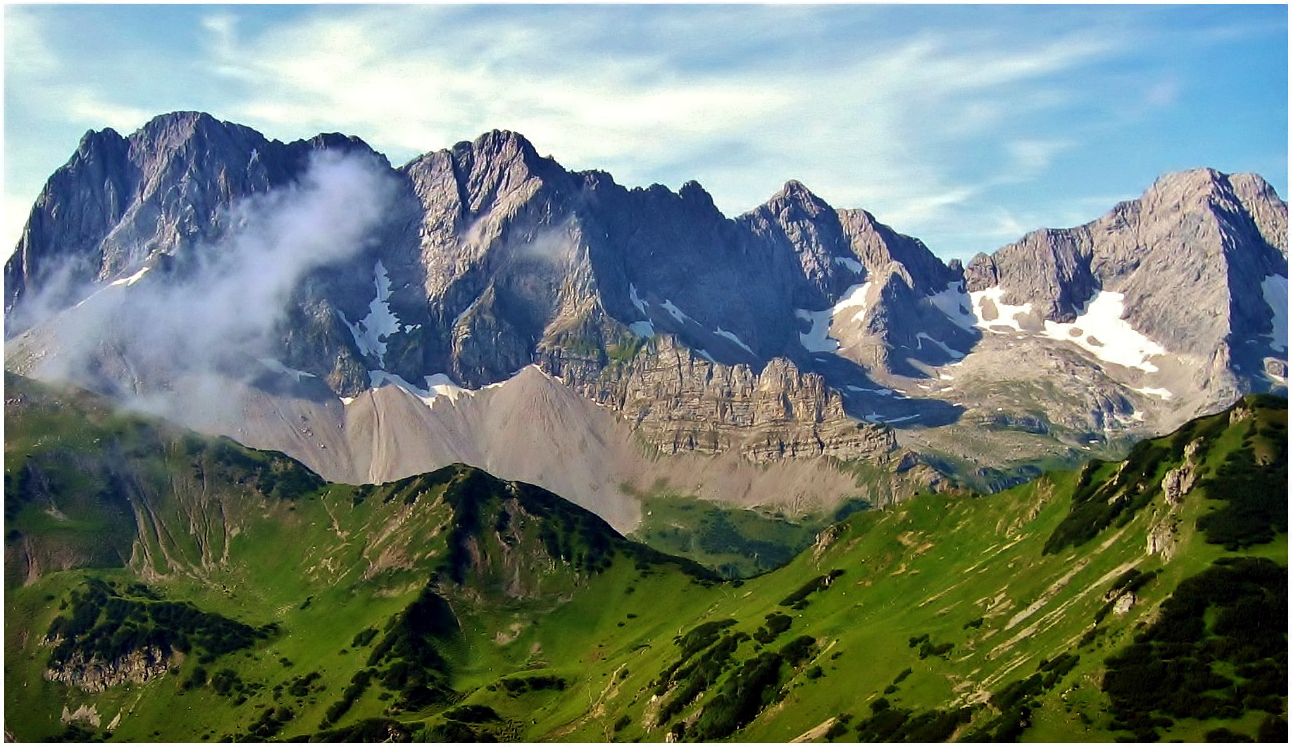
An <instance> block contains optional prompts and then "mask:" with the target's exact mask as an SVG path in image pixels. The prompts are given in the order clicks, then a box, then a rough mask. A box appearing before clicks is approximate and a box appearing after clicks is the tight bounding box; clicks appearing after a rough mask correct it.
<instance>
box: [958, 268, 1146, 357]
mask: <svg viewBox="0 0 1292 747" xmlns="http://www.w3.org/2000/svg"><path fill="white" fill-rule="evenodd" d="M1002 295H1004V291H1003V290H1001V288H999V287H993V288H988V289H986V290H981V291H976V292H974V293H970V294H969V297H970V299H971V301H972V302H973V310H974V316H975V318H976V321H975V322H974V326H976V327H978V328H979V329H982V330H985V331H987V332H994V333H997V334H1005V332H1003V331H1002V330H1001V329H1000V328H1001V327H1008V328H1009V329H1011V330H1013V331H1014V332H1025V333H1026V332H1027V330H1024V329H1023V327H1022V325H1020V324H1019V322H1018V318H1017V317H1018V316H1020V315H1025V314H1030V313H1032V304H1031V302H1030V301H1029V302H1028V303H1025V304H1023V305H1022V306H1014V305H1011V304H1007V303H1005V302H1003V301H1001V296H1002ZM1124 299H1125V296H1124V295H1123V294H1121V293H1114V292H1112V291H1102V290H1101V291H1099V292H1097V293H1096V294H1095V296H1094V298H1092V299H1090V300H1089V301H1088V302H1087V303H1086V307H1085V309H1084V310H1083V311H1082V312H1081V313H1080V314H1079V315H1078V316H1077V318H1076V319H1075V320H1073V321H1072V322H1065V323H1059V322H1053V321H1050V320H1048V319H1047V320H1045V326H1044V329H1043V331H1041V333H1040V334H1041V335H1042V336H1044V337H1048V338H1050V339H1051V340H1057V341H1060V342H1070V343H1073V344H1074V345H1077V346H1079V347H1081V348H1082V349H1084V350H1087V351H1089V352H1090V353H1092V354H1094V356H1095V357H1096V358H1098V359H1099V360H1101V361H1106V362H1108V363H1116V364H1118V365H1120V366H1126V367H1128V368H1138V369H1140V370H1141V371H1145V372H1148V373H1154V372H1155V371H1157V370H1158V369H1157V366H1155V365H1153V364H1152V363H1149V362H1148V359H1149V358H1151V357H1152V356H1155V355H1163V354H1164V353H1166V348H1164V347H1162V346H1161V345H1159V344H1158V343H1157V342H1155V341H1153V340H1151V339H1149V338H1148V337H1146V336H1145V335H1144V334H1142V333H1141V332H1139V331H1138V330H1136V329H1135V328H1134V327H1132V326H1131V325H1130V324H1129V323H1128V322H1126V321H1125V320H1124V319H1122V315H1123V314H1124V313H1125V303H1124ZM986 301H991V303H992V304H993V305H994V306H995V307H996V314H997V316H996V318H995V319H992V320H990V321H988V320H986V319H984V318H983V305H984V303H985V302H986Z"/></svg>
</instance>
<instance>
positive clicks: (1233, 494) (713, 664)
mask: <svg viewBox="0 0 1292 747" xmlns="http://www.w3.org/2000/svg"><path fill="white" fill-rule="evenodd" d="M5 419H6V420H5V426H6V433H7V434H8V435H7V436H6V444H5V485H6V490H5V506H6V533H7V534H6V593H5V611H6V615H5V650H6V657H5V700H6V703H5V705H6V709H5V713H6V724H5V727H6V731H7V733H9V734H12V735H13V736H15V737H16V738H18V739H22V740H49V739H54V738H60V737H61V738H74V739H87V738H108V739H111V740H112V741H139V740H179V741H215V740H221V739H236V738H251V739H257V740H268V739H322V740H331V741H335V740H345V741H380V740H388V739H395V740H451V741H467V740H472V739H501V740H516V739H520V740H529V741H539V740H564V741H582V740H616V741H633V740H647V741H663V740H664V739H665V738H666V737H667V736H668V735H672V736H673V737H674V738H681V739H700V740H708V741H716V740H724V739H735V740H741V741H765V740H766V741H788V740H792V739H796V738H800V737H802V738H805V739H815V740H817V741H827V740H829V741H852V740H882V741H899V740H913V741H943V740H947V739H958V740H973V741H982V740H989V739H996V740H1027V741H1036V740H1042V741H1047V740H1052V741H1074V740H1109V739H1114V738H1136V739H1162V740H1170V739H1184V740H1189V741H1201V740H1204V739H1207V738H1222V739H1236V738H1238V737H1239V736H1242V737H1247V738H1261V739H1266V740H1270V739H1274V740H1279V739H1285V738H1286V718H1287V685H1286V682H1287V636H1286V633H1287V628H1286V623H1287V586H1288V584H1287V526H1286V522H1287V505H1286V496H1287V438H1286V428H1287V412H1286V402H1285V401H1284V400H1281V399H1272V398H1249V399H1247V400H1244V401H1243V402H1242V403H1240V404H1239V405H1237V406H1236V407H1235V408H1234V409H1233V410H1231V411H1229V412H1226V413H1222V414H1220V415H1217V416H1214V417H1211V418H1205V419H1202V420H1200V421H1195V422H1194V423H1191V424H1190V425H1189V426H1187V427H1186V428H1185V429H1184V430H1182V431H1181V432H1179V433H1177V434H1173V435H1172V436H1168V437H1165V438H1162V439H1156V440H1154V441H1151V442H1146V443H1145V445H1142V446H1140V447H1137V449H1136V450H1135V451H1134V452H1132V454H1131V456H1130V458H1128V460H1127V461H1126V462H1123V463H1110V464H1104V463H1097V462H1096V463H1092V464H1091V465H1088V466H1087V467H1085V468H1083V469H1081V470H1078V471H1075V472H1056V473H1049V474H1046V475H1044V476H1042V477H1041V478H1039V479H1038V480H1036V481H1033V482H1031V483H1028V484H1026V485H1022V486H1019V487H1016V488H1013V489H1011V490H1008V491H1005V492H1003V493H999V494H996V495H991V496H974V497H967V498H966V497H954V496H920V497H917V498H915V499H912V500H909V501H906V502H904V503H902V504H899V505H898V506H896V507H894V508H892V509H889V510H885V511H863V512H861V513H857V514H854V515H852V516H849V517H847V518H846V519H844V520H843V521H841V522H840V523H838V524H835V525H832V526H830V527H828V528H826V529H824V530H822V531H821V532H819V533H818V534H817V535H816V536H815V537H813V538H812V539H811V542H810V545H809V546H808V547H807V548H806V549H804V550H803V551H802V552H801V553H799V554H798V555H796V556H795V557H794V558H793V559H792V560H791V561H790V562H789V563H788V564H787V565H785V566H784V567H782V568H779V569H777V570H775V571H772V572H769V573H766V574H764V575H761V576H758V577H756V578H752V579H747V580H744V581H720V580H718V579H717V578H716V577H715V576H714V575H713V574H711V573H709V572H708V571H706V570H704V569H703V568H701V567H699V566H697V565H695V564H693V563H691V562H689V561H683V560H678V559H674V558H670V557H668V556H665V555H662V554H660V553H658V552H655V551H652V550H649V549H646V548H645V547H643V546H641V545H636V544H634V543H631V542H628V541H627V540H624V539H623V538H621V537H619V536H618V535H616V534H615V533H614V532H613V530H611V529H610V528H609V527H608V526H606V525H605V524H604V522H602V521H601V520H600V519H598V518H597V517H595V516H593V515H592V514H589V513H587V512H585V511H582V510H581V509H578V508H577V507H574V506H572V505H571V504H567V503H565V502H564V501H562V500H561V499H559V498H558V497H556V496H554V495H552V494H550V493H547V492H546V491H543V490H541V489H538V488H534V487H532V486H527V485H523V484H518V483H509V482H503V481H500V480H496V479H494V478H492V477H490V476H488V475H486V474H484V473H482V472H479V471H477V470H473V469H470V468H466V467H450V468H446V469H444V470H440V471H438V472H436V473H432V474H429V475H423V476H418V477H414V478H409V479H407V480H402V481H399V482H396V483H390V484H387V485H382V486H361V487H352V486H343V485H327V484H323V483H321V482H320V481H317V480H316V479H314V478H313V477H312V475H311V474H309V473H307V472H303V471H302V472H298V471H297V470H299V469H300V468H298V467H294V466H293V463H291V462H290V460H286V459H285V458H283V457H281V456H279V455H273V454H262V453H258V452H252V451H249V450H245V449H242V448H241V447H238V446H236V445H235V444H232V443H231V442H227V441H208V440H205V439H198V438H196V437H193V436H191V435H188V434H183V433H173V432H169V431H167V430H166V429H164V428H160V427H158V426H156V425H154V424H150V423H147V422H145V421H142V420H138V419H134V418H129V417H123V416H119V415H115V414H112V413H110V412H107V411H105V410H102V409H101V408H97V406H96V405H95V404H94V403H93V402H92V401H88V400H85V401H83V400H79V399H77V398H76V397H75V396H74V395H67V394H62V393H53V392H50V391H49V390H46V389H44V388H40V387H36V386H35V385H32V384H30V383H29V382H25V381H22V380H18V379H10V378H6V412H5ZM132 444H133V445H134V446H132ZM1164 486H1165V487H1164ZM1184 488H1187V489H1184ZM657 505H658V504H657ZM681 510H682V509H681V508H679V506H677V505H673V504H668V505H666V506H664V508H663V510H662V511H661V513H662V516H664V517H670V516H671V517H673V518H676V517H677V515H678V512H679V511H681ZM773 520H774V517H767V518H764V519H762V520H760V521H773ZM670 521H671V519H670ZM724 521H727V519H726V518H725V517H720V516H715V517H708V523H707V524H703V523H696V524H694V525H691V527H692V529H693V530H694V529H695V528H697V527H702V526H707V527H709V529H707V530H703V531H717V532H719V533H722V532H723V531H725V528H724V527H723V526H722V522H724ZM715 523H716V524H717V525H718V526H717V530H714V529H713V527H712V525H714V524H715ZM773 529H774V531H776V532H780V531H783V530H784V528H783V527H779V525H777V526H776V527H773V528H772V529H768V528H765V527H760V525H759V524H758V523H753V524H750V525H748V526H745V525H736V526H735V527H734V530H735V532H736V534H738V535H740V536H741V537H744V538H745V539H746V540H747V541H749V542H757V541H758V540H759V539H760V535H759V532H764V531H772V530H773ZM703 531H696V533H695V534H694V535H693V539H694V537H702V536H703ZM775 536H778V537H780V536H782V535H780V534H777V535H775ZM697 541H699V540H697ZM104 548H108V549H106V550H105V549H104ZM742 557H743V556H742ZM733 562H734V561H733ZM15 566H16V567H17V568H18V569H20V572H15V571H13V570H12V569H13V568H14V567H15ZM177 714H178V717H177Z"/></svg>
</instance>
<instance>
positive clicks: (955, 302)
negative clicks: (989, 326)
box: [925, 280, 978, 330]
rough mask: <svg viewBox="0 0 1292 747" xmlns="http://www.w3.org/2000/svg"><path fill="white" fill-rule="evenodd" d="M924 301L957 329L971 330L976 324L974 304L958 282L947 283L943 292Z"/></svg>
mask: <svg viewBox="0 0 1292 747" xmlns="http://www.w3.org/2000/svg"><path fill="white" fill-rule="evenodd" d="M925 300H926V301H928V302H929V303H930V304H931V305H932V306H933V307H934V308H935V309H937V310H938V311H941V312H942V313H943V314H945V315H946V317H947V318H948V319H950V320H951V321H952V323H954V324H955V325H956V326H957V327H960V328H962V329H967V330H972V329H973V328H974V326H975V325H976V324H977V322H978V318H977V317H975V316H974V314H973V311H972V309H973V307H974V302H973V300H972V299H971V298H970V297H969V294H968V293H965V289H964V286H963V285H962V284H961V283H960V281H959V280H953V281H952V282H950V283H947V287H946V289H945V290H942V291H938V292H937V293H934V294H933V295H931V296H929V297H928V298H926V299H925Z"/></svg>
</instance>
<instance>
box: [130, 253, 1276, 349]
mask: <svg viewBox="0 0 1292 747" xmlns="http://www.w3.org/2000/svg"><path fill="white" fill-rule="evenodd" d="M151 269H152V268H151V267H141V268H139V272H136V273H135V274H133V275H131V276H130V277H128V278H121V279H120V280H113V281H112V282H111V283H110V285H134V284H135V283H137V282H139V280H140V278H142V277H143V276H144V275H147V274H148V271H149V270H151ZM1283 296H1284V297H1285V298H1286V297H1287V279H1286V278H1285V279H1284V280H1283ZM1284 329H1286V327H1284ZM1283 337H1284V338H1285V339H1286V338H1287V334H1286V333H1285V334H1284V335H1283Z"/></svg>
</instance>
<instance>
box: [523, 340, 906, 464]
mask: <svg viewBox="0 0 1292 747" xmlns="http://www.w3.org/2000/svg"><path fill="white" fill-rule="evenodd" d="M544 363H545V368H546V369H547V370H548V372H549V373H550V374H552V375H553V376H556V377H557V378H559V379H561V380H562V381H563V382H565V383H566V384H568V385H569V386H571V387H572V388H574V389H575V390H576V391H578V392H579V393H581V394H583V395H584V396H586V397H588V398H590V399H592V400H594V401H596V402H598V403H600V404H602V405H606V406H608V407H611V408H613V409H614V410H616V411H618V412H619V413H620V414H621V415H622V416H623V417H624V418H625V419H626V420H627V421H628V422H629V423H631V424H632V425H633V427H634V428H635V429H636V431H637V433H638V435H639V436H640V437H642V438H643V439H644V440H645V441H646V442H647V443H649V444H651V445H652V446H654V447H655V448H658V449H659V450H660V451H662V452H664V453H667V454H676V453H681V452H699V453H708V454H716V453H721V452H726V451H731V450H735V451H738V452H739V453H740V454H741V455H742V456H743V457H745V458H747V459H749V460H751V461H754V462H767V461H771V460H776V459H785V458H793V457H820V456H831V457H836V458H839V459H857V458H877V457H882V456H885V455H888V454H891V453H892V452H894V451H895V450H896V449H897V443H896V440H895V438H894V436H893V433H892V431H891V430H890V429H889V428H887V427H885V426H881V425H874V424H869V423H858V422H857V421H854V420H853V419H851V418H849V417H848V416H847V415H846V414H845V413H844V410H843V401H842V398H841V397H840V396H839V394H838V393H836V392H834V391H831V390H830V389H829V388H828V387H826V385H825V381H824V379H822V377H820V376H819V375H816V374H812V373H804V372H802V371H800V370H799V369H798V368H797V367H796V366H795V365H794V364H793V363H792V362H790V361H789V360H787V359H785V358H773V359H772V360H771V361H770V362H768V363H767V365H766V366H764V368H763V370H762V371H761V372H760V373H755V372H754V371H753V370H752V369H751V368H750V367H749V366H746V365H744V364H738V365H735V366H726V365H723V364H720V363H715V362H713V361H710V360H708V359H706V358H704V357H701V356H700V355H699V354H697V353H696V352H694V351H692V350H690V349H688V348H685V347H682V346H680V345H678V344H677V343H676V342H675V341H674V340H673V339H672V338H670V337H660V338H657V339H655V340H653V341H652V342H651V343H650V344H648V345H647V346H646V348H644V349H643V350H642V351H641V352H640V353H638V354H637V355H636V356H635V357H633V358H632V359H631V360H629V361H627V362H624V363H620V364H615V365H611V366H609V367H607V368H605V369H604V370H602V371H600V372H597V371H596V370H595V368H593V367H591V366H586V365H579V363H578V362H577V361H575V362H570V361H563V360H561V359H560V358H557V357H552V358H549V359H548V360H546V361H545V362H544Z"/></svg>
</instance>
